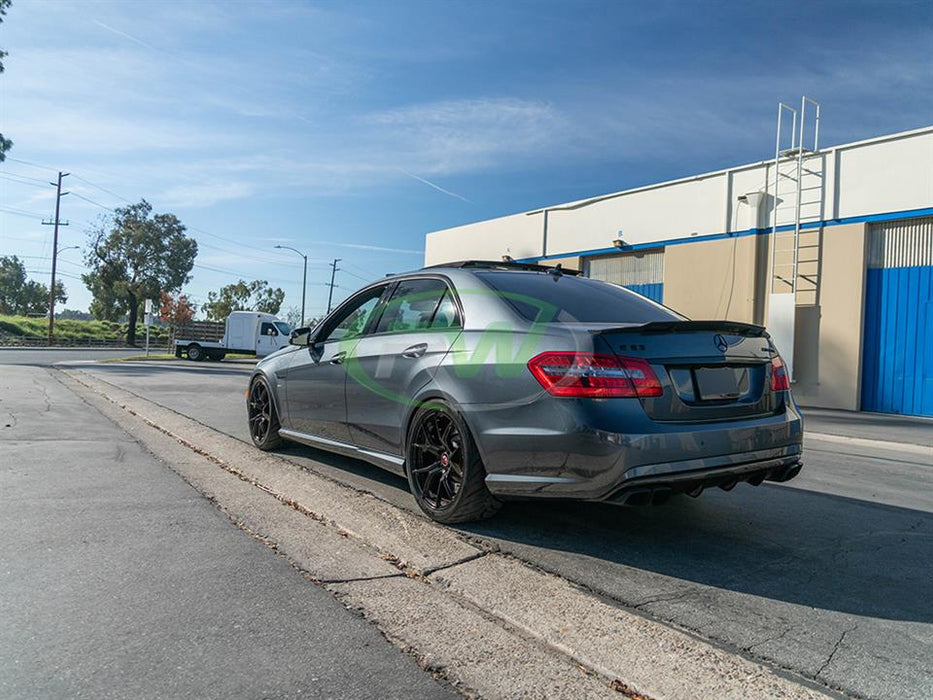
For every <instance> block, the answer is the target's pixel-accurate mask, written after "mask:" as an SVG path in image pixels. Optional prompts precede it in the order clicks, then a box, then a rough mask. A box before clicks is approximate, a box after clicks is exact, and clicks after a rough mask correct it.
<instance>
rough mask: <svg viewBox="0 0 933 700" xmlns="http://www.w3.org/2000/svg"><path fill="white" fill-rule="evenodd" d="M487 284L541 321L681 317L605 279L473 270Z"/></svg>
mask: <svg viewBox="0 0 933 700" xmlns="http://www.w3.org/2000/svg"><path fill="white" fill-rule="evenodd" d="M476 276H477V277H479V278H480V279H481V280H482V281H483V282H485V283H486V284H487V285H488V286H489V287H491V288H492V289H494V290H496V291H497V292H500V293H502V297H503V299H505V300H506V301H507V302H508V303H509V304H510V305H511V306H512V307H513V308H514V309H515V310H516V311H518V313H519V314H520V315H521V316H522V317H523V318H525V319H527V320H529V321H535V320H537V321H539V322H544V323H650V322H651V321H681V320H684V317H683V316H680V315H679V314H677V313H674V312H673V311H671V310H670V309H668V308H667V307H665V306H662V305H660V304H658V303H656V302H654V301H651V300H650V299H648V298H647V297H643V296H642V295H641V294H637V293H635V292H633V291H630V290H628V289H625V288H624V287H620V286H619V285H616V284H610V283H608V282H600V281H599V280H593V279H589V278H587V277H573V276H570V275H562V276H556V275H553V274H551V273H548V272H513V271H509V272H497V271H488V272H486V271H484V272H477V273H476Z"/></svg>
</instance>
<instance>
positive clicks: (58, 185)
mask: <svg viewBox="0 0 933 700" xmlns="http://www.w3.org/2000/svg"><path fill="white" fill-rule="evenodd" d="M70 174H71V173H63V172H62V171H61V170H59V171H58V182H57V183H55V182H50V183H49V184H50V185H54V186H55V188H56V192H55V221H43V222H42V224H43V225H44V226H55V233H54V235H53V237H52V284H51V285H50V286H49V345H51V344H52V337H53V334H54V332H55V263H56V262H57V261H58V227H59V226H67V225H68V222H67V221H65V222H60V221H59V219H58V215H59V212H60V211H61V204H62V197H64V196H65V195H66V194H68V193H67V192H62V178H63V177H68V176H69V175H70Z"/></svg>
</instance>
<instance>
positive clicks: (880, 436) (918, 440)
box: [803, 408, 933, 449]
mask: <svg viewBox="0 0 933 700" xmlns="http://www.w3.org/2000/svg"><path fill="white" fill-rule="evenodd" d="M803 415H804V424H805V427H806V430H807V431H808V432H812V433H821V434H826V435H838V436H840V437H849V438H855V439H857V440H880V441H883V442H901V443H906V444H913V445H923V446H925V447H930V448H931V449H933V418H921V417H918V416H896V415H888V414H884V413H862V412H858V411H833V410H829V409H825V408H804V409H803Z"/></svg>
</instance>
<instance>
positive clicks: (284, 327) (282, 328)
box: [275, 321, 292, 335]
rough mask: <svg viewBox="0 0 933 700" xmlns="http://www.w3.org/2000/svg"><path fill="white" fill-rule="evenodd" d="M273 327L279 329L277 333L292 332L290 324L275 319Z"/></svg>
mask: <svg viewBox="0 0 933 700" xmlns="http://www.w3.org/2000/svg"><path fill="white" fill-rule="evenodd" d="M275 327H276V328H278V329H279V333H281V334H282V335H289V334H290V333H291V332H292V328H291V326H289V325H288V324H287V323H285V322H284V321H276V322H275Z"/></svg>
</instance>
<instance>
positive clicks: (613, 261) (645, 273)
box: [586, 248, 664, 286]
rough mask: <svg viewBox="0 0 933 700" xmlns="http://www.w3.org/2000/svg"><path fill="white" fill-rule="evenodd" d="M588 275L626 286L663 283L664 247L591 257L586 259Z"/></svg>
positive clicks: (595, 278)
mask: <svg viewBox="0 0 933 700" xmlns="http://www.w3.org/2000/svg"><path fill="white" fill-rule="evenodd" d="M586 276H587V277H592V278H593V279H594V280H602V281H603V282H613V283H614V284H621V285H624V286H631V285H636V284H663V282H664V249H663V248H655V249H652V250H640V251H637V252H634V253H621V254H619V255H608V256H605V257H599V258H590V259H589V260H587V261H586Z"/></svg>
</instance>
